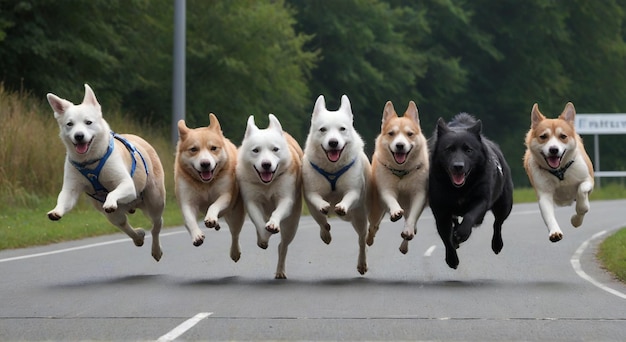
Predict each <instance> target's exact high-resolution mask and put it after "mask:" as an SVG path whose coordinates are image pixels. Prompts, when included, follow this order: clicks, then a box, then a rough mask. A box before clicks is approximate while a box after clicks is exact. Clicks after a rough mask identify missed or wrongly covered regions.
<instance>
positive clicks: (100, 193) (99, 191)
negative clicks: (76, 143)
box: [70, 132, 149, 203]
mask: <svg viewBox="0 0 626 342" xmlns="http://www.w3.org/2000/svg"><path fill="white" fill-rule="evenodd" d="M115 139H117V140H119V141H120V142H121V143H122V144H124V146H126V149H127V150H128V152H130V155H131V159H132V165H131V168H130V176H131V177H132V176H133V175H134V174H135V169H136V168H137V160H136V159H135V153H137V154H139V157H140V158H141V161H142V162H143V166H144V170H145V171H146V175H148V174H149V172H148V164H146V160H145V159H144V158H143V155H142V154H141V152H139V150H137V148H136V147H135V146H134V145H133V144H131V142H130V141H128V140H126V139H124V138H123V137H122V136H120V135H118V134H116V133H114V132H111V138H110V139H109V147H108V148H107V151H106V153H105V154H104V156H102V158H100V159H96V160H92V161H87V162H84V163H78V162H75V161H73V160H70V162H71V163H72V165H74V167H75V168H76V170H78V172H80V173H81V174H82V175H83V176H85V178H87V180H88V181H89V182H90V183H91V186H92V187H93V189H94V193H93V194H88V195H89V196H91V197H92V198H93V199H95V200H97V201H99V202H102V203H104V201H105V199H106V196H107V194H108V193H109V190H107V188H105V187H104V186H103V185H102V184H101V183H100V181H99V180H98V178H99V177H100V171H102V167H103V166H104V164H105V163H106V161H107V159H109V157H110V156H111V153H113V149H114V148H115ZM95 162H98V165H96V167H95V168H94V169H88V168H86V167H85V166H87V165H90V164H93V163H95Z"/></svg>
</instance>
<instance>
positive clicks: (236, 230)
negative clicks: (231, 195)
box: [224, 201, 245, 262]
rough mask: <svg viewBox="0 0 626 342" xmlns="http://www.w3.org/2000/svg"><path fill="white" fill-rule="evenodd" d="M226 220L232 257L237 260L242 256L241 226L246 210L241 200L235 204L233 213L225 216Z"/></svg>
mask: <svg viewBox="0 0 626 342" xmlns="http://www.w3.org/2000/svg"><path fill="white" fill-rule="evenodd" d="M224 220H225V221H226V223H227V224H228V229H229V230H230V237H231V242H230V258H231V259H232V260H233V261H234V262H237V261H239V258H241V247H240V246H239V234H240V233H241V228H242V227H243V222H244V220H245V211H244V209H243V203H242V202H241V201H239V202H238V203H237V204H235V207H234V208H233V211H232V213H229V214H228V215H226V216H224Z"/></svg>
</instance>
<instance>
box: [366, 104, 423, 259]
mask: <svg viewBox="0 0 626 342" xmlns="http://www.w3.org/2000/svg"><path fill="white" fill-rule="evenodd" d="M428 170H429V161H428V146H427V145H426V138H425V137H424V134H422V129H421V128H420V122H419V116H418V112H417V107H416V106H415V102H413V101H410V102H409V106H408V108H407V110H406V112H405V113H404V115H403V116H402V117H398V114H397V113H396V111H395V109H394V108H393V104H392V103H391V101H388V102H387V103H386V104H385V108H384V110H383V120H382V125H381V130H380V135H378V137H377V138H376V147H375V150H374V155H373V156H372V179H373V182H374V186H373V189H372V204H371V208H370V211H369V221H370V226H369V231H368V235H367V244H368V245H370V246H371V245H372V244H373V243H374V237H375V236H376V232H377V231H378V228H379V225H380V222H381V220H382V219H383V216H384V214H385V211H386V210H389V216H390V218H391V221H393V222H395V221H398V220H399V219H401V218H402V216H405V222H404V230H403V231H402V234H401V236H402V239H403V241H402V244H401V245H400V252H402V253H403V254H406V253H407V252H408V242H409V241H410V240H411V239H413V237H414V236H415V234H416V233H417V227H416V226H417V220H418V219H419V217H420V215H421V214H422V211H423V210H424V207H425V206H426V202H427V198H428Z"/></svg>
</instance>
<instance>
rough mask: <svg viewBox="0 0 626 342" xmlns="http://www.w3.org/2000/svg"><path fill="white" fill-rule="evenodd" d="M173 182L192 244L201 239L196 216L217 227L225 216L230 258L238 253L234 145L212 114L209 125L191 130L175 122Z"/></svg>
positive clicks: (241, 214) (240, 214)
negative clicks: (175, 138)
mask: <svg viewBox="0 0 626 342" xmlns="http://www.w3.org/2000/svg"><path fill="white" fill-rule="evenodd" d="M178 133H179V139H178V144H177V148H176V161H175V168H174V181H175V183H176V199H177V200H178V205H179V207H180V210H181V211H182V213H183V218H184V220H185V228H187V231H188V232H189V235H191V240H192V242H193V245H194V246H200V245H202V243H203V242H204V234H203V233H202V231H201V230H200V228H199V227H198V223H197V218H198V216H199V215H201V214H202V215H204V225H205V226H206V227H207V228H215V230H219V229H220V225H219V223H218V219H219V218H220V217H222V216H223V217H224V219H225V221H226V223H228V228H229V230H230V234H231V237H232V240H231V241H232V243H231V247H230V258H231V259H233V261H235V262H237V261H238V260H239V257H240V256H241V249H240V247H239V233H240V232H241V227H242V226H243V221H244V219H245V211H244V207H243V201H242V200H241V197H240V194H239V186H238V184H237V180H236V179H235V168H236V165H237V147H236V146H235V145H234V144H233V143H232V142H230V140H228V139H226V138H225V137H224V135H223V133H222V128H221V126H220V123H219V121H218V120H217V117H216V116H215V114H213V113H211V114H209V126H208V127H201V128H195V129H190V128H188V127H187V125H185V121H183V120H180V121H178Z"/></svg>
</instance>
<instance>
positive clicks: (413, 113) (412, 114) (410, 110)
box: [404, 101, 420, 126]
mask: <svg viewBox="0 0 626 342" xmlns="http://www.w3.org/2000/svg"><path fill="white" fill-rule="evenodd" d="M404 116H405V117H407V118H409V119H411V120H413V121H415V122H417V125H418V126H419V124H420V117H419V113H418V112H417V106H416V105H415V102H413V101H409V106H408V107H407V108H406V112H404Z"/></svg>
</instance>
